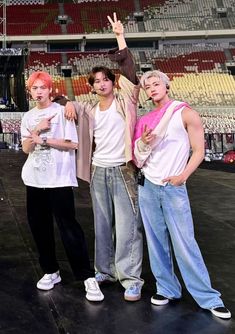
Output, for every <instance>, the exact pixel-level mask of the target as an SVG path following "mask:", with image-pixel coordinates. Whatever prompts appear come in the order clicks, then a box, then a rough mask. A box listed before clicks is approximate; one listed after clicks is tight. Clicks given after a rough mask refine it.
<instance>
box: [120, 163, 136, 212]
mask: <svg viewBox="0 0 235 334" xmlns="http://www.w3.org/2000/svg"><path fill="white" fill-rule="evenodd" d="M118 168H119V171H120V174H121V177H122V180H123V183H124V185H125V188H126V192H127V194H128V197H129V200H130V202H131V207H132V210H133V212H134V214H135V215H136V213H137V210H136V208H135V205H134V203H133V201H132V199H131V195H130V192H129V189H128V186H127V184H126V181H125V178H124V176H123V174H122V170H121V167H118Z"/></svg>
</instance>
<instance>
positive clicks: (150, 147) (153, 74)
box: [134, 71, 231, 319]
mask: <svg viewBox="0 0 235 334" xmlns="http://www.w3.org/2000/svg"><path fill="white" fill-rule="evenodd" d="M141 85H142V87H143V88H144V90H145V91H146V93H147V95H148V97H149V98H151V99H152V101H153V103H154V105H155V109H154V110H152V111H150V112H149V113H148V114H146V115H144V116H143V117H141V118H140V119H139V120H138V122H137V124H136V129H135V135H134V155H135V161H136V164H137V166H138V167H139V168H141V169H142V172H143V174H144V175H143V178H142V184H141V185H139V206H140V211H141V215H142V219H143V224H144V228H145V232H146V237H147V243H148V251H149V257H150V264H151V269H152V272H153V274H154V277H155V279H156V288H157V293H156V294H155V295H154V296H153V297H152V298H151V302H152V304H154V305H160V306H161V305H165V304H167V303H168V302H169V300H172V299H179V298H181V296H182V291H181V290H182V289H181V285H180V282H179V281H178V279H177V277H176V275H175V273H174V268H173V261H172V248H173V250H174V254H175V257H176V261H177V264H178V267H179V269H180V272H181V275H182V278H183V280H184V283H185V286H186V288H187V290H188V291H189V293H190V294H191V295H192V297H193V298H194V299H195V301H196V302H197V303H198V305H199V306H200V307H202V308H204V309H207V310H210V311H211V312H212V314H213V315H214V316H216V317H220V318H224V319H229V318H230V317H231V313H230V312H229V310H228V309H227V308H225V307H224V304H223V301H222V300H221V298H220V293H219V292H218V291H216V290H215V289H213V288H212V287H211V282H210V278H209V275H208V271H207V268H206V266H205V264H204V261H203V258H202V255H201V252H200V249H199V247H198V244H197V242H196V240H195V237H194V229H193V219H192V214H191V209H190V203H189V199H188V194H187V189H186V181H187V179H188V178H189V176H190V175H191V174H192V173H193V172H194V171H195V170H196V168H197V167H198V166H199V164H200V163H201V161H202V160H203V157H204V131H203V126H202V121H201V119H200V116H199V114H198V113H197V112H196V111H194V110H192V109H191V108H190V107H189V106H188V105H187V104H186V103H184V102H180V101H174V100H171V99H170V98H169V96H168V92H169V88H170V80H169V78H168V77H167V75H166V74H164V73H162V72H160V71H148V72H146V73H144V75H143V76H142V78H141ZM190 149H191V150H192V154H191V156H190V158H189V152H190ZM171 244H172V248H171Z"/></svg>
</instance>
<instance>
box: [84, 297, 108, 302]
mask: <svg viewBox="0 0 235 334" xmlns="http://www.w3.org/2000/svg"><path fill="white" fill-rule="evenodd" d="M86 299H87V300H89V302H102V301H103V300H104V296H102V297H89V296H86Z"/></svg>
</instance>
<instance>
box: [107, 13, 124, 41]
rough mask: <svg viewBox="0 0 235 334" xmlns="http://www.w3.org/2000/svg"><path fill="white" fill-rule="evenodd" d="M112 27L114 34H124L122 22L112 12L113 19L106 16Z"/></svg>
mask: <svg viewBox="0 0 235 334" xmlns="http://www.w3.org/2000/svg"><path fill="white" fill-rule="evenodd" d="M107 18H108V20H109V22H110V24H111V26H112V28H113V32H114V34H115V35H116V36H119V35H123V34H124V28H123V24H122V22H121V21H120V20H118V19H117V14H116V13H113V19H112V18H111V17H110V16H107Z"/></svg>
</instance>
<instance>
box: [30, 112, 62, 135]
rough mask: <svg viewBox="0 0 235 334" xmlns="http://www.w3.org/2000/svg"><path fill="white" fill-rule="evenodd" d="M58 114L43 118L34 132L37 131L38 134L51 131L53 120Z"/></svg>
mask: <svg viewBox="0 0 235 334" xmlns="http://www.w3.org/2000/svg"><path fill="white" fill-rule="evenodd" d="M56 115H57V114H54V115H52V116H50V117H46V118H43V119H42V120H41V121H40V122H39V123H38V125H37V126H36V128H35V129H34V131H36V132H37V133H38V134H39V133H40V132H42V131H46V130H49V129H50V128H51V120H52V119H53V118H54V117H55V116H56Z"/></svg>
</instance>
